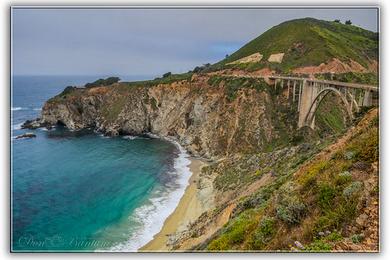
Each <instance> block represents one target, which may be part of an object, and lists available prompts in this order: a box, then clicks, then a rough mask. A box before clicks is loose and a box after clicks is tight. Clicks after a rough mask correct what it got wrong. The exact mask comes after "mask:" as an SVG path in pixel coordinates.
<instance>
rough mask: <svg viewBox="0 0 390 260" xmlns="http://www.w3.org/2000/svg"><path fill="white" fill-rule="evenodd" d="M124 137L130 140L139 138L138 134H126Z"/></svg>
mask: <svg viewBox="0 0 390 260" xmlns="http://www.w3.org/2000/svg"><path fill="white" fill-rule="evenodd" d="M122 138H123V139H129V140H134V139H137V138H138V136H134V135H124V136H122Z"/></svg>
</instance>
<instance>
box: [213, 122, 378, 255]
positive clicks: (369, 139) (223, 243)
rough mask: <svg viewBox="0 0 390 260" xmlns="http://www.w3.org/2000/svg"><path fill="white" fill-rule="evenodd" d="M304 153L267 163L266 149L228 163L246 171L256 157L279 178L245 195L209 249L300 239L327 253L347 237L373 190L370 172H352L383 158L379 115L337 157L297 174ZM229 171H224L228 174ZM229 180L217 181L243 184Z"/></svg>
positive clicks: (278, 245) (286, 246)
mask: <svg viewBox="0 0 390 260" xmlns="http://www.w3.org/2000/svg"><path fill="white" fill-rule="evenodd" d="M300 146H302V147H303V144H301V145H300ZM287 149H288V148H285V149H282V150H281V151H288V150H287ZM310 150H311V149H309V151H310ZM298 151H300V153H299V155H300V156H296V155H293V154H290V153H289V152H280V154H278V156H276V158H280V157H282V158H283V160H282V159H281V160H280V161H279V159H276V161H275V162H274V163H272V164H264V162H269V161H270V158H268V157H267V156H265V154H267V153H264V154H261V155H259V157H258V158H259V161H257V160H256V159H254V158H253V156H252V157H249V156H248V157H243V158H241V159H239V162H235V163H232V164H229V165H227V166H226V167H227V169H234V170H235V171H236V169H237V174H240V173H239V171H238V169H245V163H244V162H245V161H247V160H248V158H251V159H250V160H249V161H252V163H253V162H257V163H258V164H259V166H260V167H259V169H260V170H261V174H259V175H260V176H264V175H265V174H267V173H270V172H272V173H273V175H274V176H276V177H275V179H274V180H273V181H272V183H270V184H268V185H266V186H264V187H262V188H260V189H259V190H258V191H257V192H255V193H253V194H251V195H250V196H248V197H245V198H243V199H241V201H240V202H239V203H238V205H237V207H236V209H235V210H234V214H233V215H232V217H231V219H230V220H229V222H228V223H227V224H226V226H225V228H223V229H222V230H220V232H219V233H218V235H217V236H216V237H215V238H213V239H212V240H211V241H210V242H209V243H208V245H207V249H209V250H291V244H290V243H291V242H289V241H300V242H302V244H303V246H302V248H298V249H297V250H303V251H309V252H327V251H330V250H332V248H333V246H334V244H335V243H337V242H338V241H342V240H343V239H344V238H345V237H344V233H343V232H341V231H342V230H345V227H346V226H347V225H349V224H351V223H353V222H354V220H355V218H356V217H357V215H358V212H359V210H360V207H362V200H363V197H362V196H363V194H364V193H365V191H364V192H363V189H366V188H367V187H365V186H364V184H363V181H362V179H361V178H367V177H364V176H366V175H364V174H363V175H361V176H356V175H353V174H351V171H352V170H353V169H354V168H353V167H357V166H356V165H368V166H364V167H369V168H367V169H368V172H370V173H371V171H372V170H370V165H371V163H372V162H377V161H378V158H379V157H378V120H377V116H376V117H372V118H371V119H370V121H369V122H368V123H366V124H363V125H362V127H360V128H358V130H356V131H355V134H354V135H352V137H350V139H349V140H347V141H346V142H345V143H343V145H341V146H339V147H338V148H337V150H336V151H333V152H334V154H333V156H331V157H330V158H328V159H315V160H313V161H311V162H309V163H308V164H306V165H305V166H304V168H302V170H300V171H298V173H295V174H294V175H292V173H294V172H295V171H296V169H297V168H299V166H300V163H302V161H308V158H310V153H309V154H304V153H305V152H303V151H302V150H298ZM311 151H312V150H311ZM275 153H277V151H273V152H271V153H268V154H269V155H270V156H271V155H272V154H274V156H275ZM301 153H303V154H301ZM282 154H283V155H282ZM286 154H289V156H286ZM262 158H264V162H263V161H262ZM233 165H236V166H234V167H233ZM214 167H215V166H214ZM236 167H237V168H236ZM246 167H248V166H246ZM214 170H215V168H214ZM224 170H226V169H219V170H218V172H219V173H221V174H222V175H223V172H224ZM243 172H244V174H248V173H249V171H245V170H244V171H243ZM254 172H255V173H256V172H258V171H257V170H256V171H254ZM249 175H250V174H249ZM227 180H228V179H220V180H218V178H217V179H216V182H217V183H219V185H221V187H229V185H232V184H233V185H232V186H230V189H234V188H235V187H236V186H235V185H237V186H238V187H240V186H241V183H240V180H239V179H238V180H236V181H234V182H230V184H227V185H226V186H222V183H224V182H225V181H227ZM252 182H253V181H252ZM228 189H229V188H228ZM375 189H378V188H377V187H373V188H372V192H371V193H370V194H373V196H378V194H377V192H375V191H376V190H375ZM351 239H352V240H353V241H354V243H360V242H361V241H362V239H363V238H362V236H361V235H360V234H359V235H353V236H352V237H351Z"/></svg>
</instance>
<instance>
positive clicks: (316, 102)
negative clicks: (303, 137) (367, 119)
mask: <svg viewBox="0 0 390 260" xmlns="http://www.w3.org/2000/svg"><path fill="white" fill-rule="evenodd" d="M331 93H335V94H336V95H337V96H338V97H339V98H340V99H341V101H342V103H343V104H344V107H345V109H346V111H347V114H348V116H349V118H350V119H353V106H355V108H357V109H358V105H357V102H356V101H355V99H354V98H353V97H350V99H351V101H350V102H349V101H348V99H347V97H346V95H344V94H343V93H341V92H340V91H339V90H338V89H337V88H334V87H326V88H323V89H322V90H321V91H320V92H318V93H317V95H316V96H315V98H314V99H313V102H312V103H311V105H310V107H309V110H308V112H307V114H306V116H305V120H304V122H305V125H306V126H309V127H312V126H313V120H314V116H315V112H316V111H317V109H318V107H319V106H320V104H321V102H322V101H323V100H324V98H325V97H326V96H328V95H329V94H331Z"/></svg>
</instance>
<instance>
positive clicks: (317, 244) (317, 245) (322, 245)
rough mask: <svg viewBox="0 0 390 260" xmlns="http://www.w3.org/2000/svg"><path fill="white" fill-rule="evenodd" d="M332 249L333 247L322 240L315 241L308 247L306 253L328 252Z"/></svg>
mask: <svg viewBox="0 0 390 260" xmlns="http://www.w3.org/2000/svg"><path fill="white" fill-rule="evenodd" d="M331 249H332V246H331V245H329V244H328V243H326V242H324V241H322V240H314V242H312V243H311V244H309V245H308V246H306V248H305V251H309V252H327V251H330V250H331Z"/></svg>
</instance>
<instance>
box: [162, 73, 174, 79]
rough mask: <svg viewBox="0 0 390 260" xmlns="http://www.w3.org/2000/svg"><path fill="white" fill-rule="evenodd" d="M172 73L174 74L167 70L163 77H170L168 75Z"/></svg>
mask: <svg viewBox="0 0 390 260" xmlns="http://www.w3.org/2000/svg"><path fill="white" fill-rule="evenodd" d="M171 75H172V73H171V72H167V73H165V74H164V75H163V78H168V77H169V76H171Z"/></svg>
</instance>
